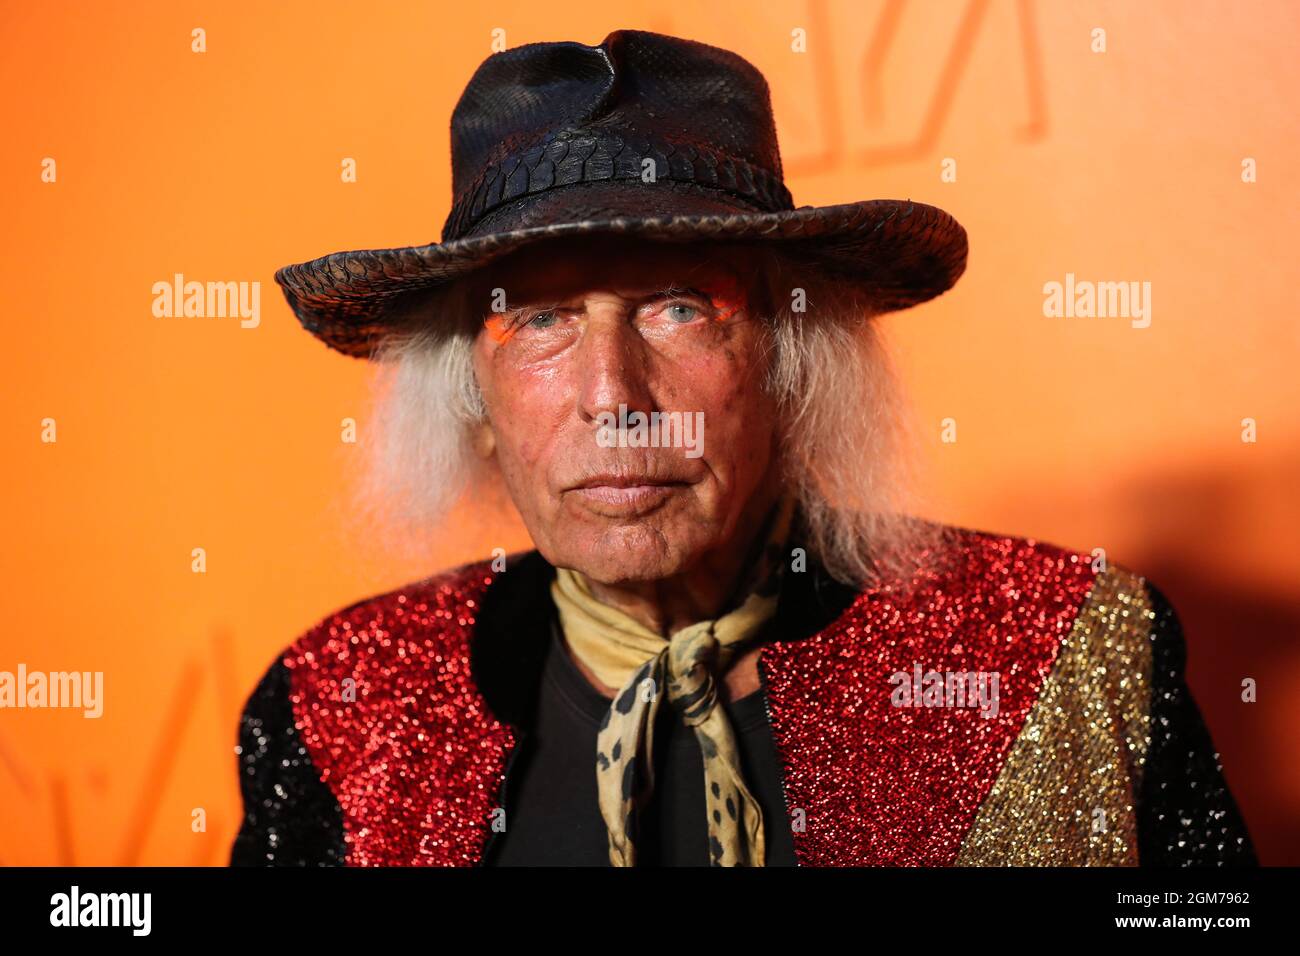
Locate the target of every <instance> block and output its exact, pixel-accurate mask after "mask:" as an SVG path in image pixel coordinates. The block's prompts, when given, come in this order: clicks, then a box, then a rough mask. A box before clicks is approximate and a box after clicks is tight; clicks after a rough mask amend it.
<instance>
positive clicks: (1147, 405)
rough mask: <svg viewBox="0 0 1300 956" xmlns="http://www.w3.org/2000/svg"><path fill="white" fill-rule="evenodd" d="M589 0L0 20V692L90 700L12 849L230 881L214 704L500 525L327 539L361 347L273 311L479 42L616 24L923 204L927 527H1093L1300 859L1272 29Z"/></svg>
mask: <svg viewBox="0 0 1300 956" xmlns="http://www.w3.org/2000/svg"><path fill="white" fill-rule="evenodd" d="M614 6H615V5H611V4H608V3H590V2H578V3H566V4H537V3H518V2H511V3H505V2H498V3H494V4H490V5H489V4H446V3H441V2H439V3H396V2H379V3H367V4H362V5H357V4H352V3H342V2H327V3H320V2H313V3H307V2H298V0H294V2H284V0H282V2H276V3H253V2H238V3H222V4H207V3H184V2H167V3H162V2H157V3H136V4H132V5H127V4H84V3H72V2H50V0H45V2H42V3H39V4H32V3H21V4H20V3H16V2H6V3H4V4H3V6H2V7H0V89H3V90H4V91H5V95H4V97H3V100H0V104H2V105H0V110H2V111H3V112H2V114H0V124H2V126H0V137H2V138H3V140H4V143H5V146H4V149H3V151H2V152H0V182H2V183H3V189H4V201H3V210H4V214H3V218H4V222H5V228H4V231H3V236H2V237H0V243H3V252H2V254H0V283H2V287H3V288H4V289H5V293H6V302H5V314H4V329H5V332H4V339H5V347H4V350H3V359H0V361H2V362H3V366H4V380H5V389H4V392H5V399H4V414H3V416H0V430H2V434H0V440H2V441H3V446H2V447H3V449H4V459H5V468H4V472H3V478H2V479H0V480H2V481H3V495H2V496H0V508H2V509H3V528H4V532H3V545H2V546H0V562H3V565H2V567H0V571H2V572H3V577H4V587H3V595H4V597H3V601H4V603H3V608H2V610H3V620H2V626H0V670H11V671H12V670H14V669H16V667H17V665H18V663H20V662H22V663H25V664H26V665H27V666H28V667H29V668H30V669H34V670H35V669H42V670H72V669H75V670H102V671H104V673H105V682H106V687H105V697H106V710H105V714H104V716H103V717H102V718H101V719H99V720H86V719H83V718H82V717H81V716H80V715H79V713H74V712H67V711H56V710H43V711H42V710H22V711H10V710H6V711H0V806H2V807H3V813H0V863H3V864H44V863H78V864H89V863H104V864H115V863H125V864H130V863H159V864H191V863H193V864H217V863H223V862H224V861H225V859H226V854H227V852H228V847H229V843H230V839H231V837H232V835H233V833H234V830H235V828H236V826H237V823H238V817H239V813H240V808H239V803H238V791H237V786H236V775H235V757H234V755H233V751H232V748H233V744H234V739H235V732H236V724H237V717H238V712H239V707H240V705H241V703H242V701H243V699H244V697H245V695H247V693H248V692H249V691H250V690H251V688H252V686H253V683H254V682H255V681H256V679H257V677H258V676H259V675H260V674H261V673H262V672H263V670H264V669H265V668H266V667H267V665H268V664H269V663H270V661H271V659H272V658H273V657H274V656H275V654H276V653H277V652H278V651H279V650H280V649H281V648H282V647H283V646H284V645H286V644H287V643H288V642H289V641H291V640H292V639H293V638H294V637H296V636H297V635H298V634H299V633H300V632H301V631H302V630H303V629H305V628H306V627H307V626H309V625H310V624H312V623H314V622H315V621H316V620H317V619H319V618H320V617H321V616H323V615H324V614H325V613H327V612H329V611H330V610H333V609H334V608H337V607H340V606H342V605H344V604H347V603H351V602H352V601H355V600H357V599H359V598H362V597H365V596H367V595H370V594H374V593H376V592H379V591H381V590H386V589H388V588H391V587H395V586H397V585H399V584H401V583H403V582H405V581H408V580H412V579H414V578H416V577H422V576H424V575H425V574H428V573H431V572H432V571H434V570H437V569H438V568H439V567H441V566H445V565H447V564H450V563H452V562H458V561H461V560H468V559H470V558H475V557H481V556H484V555H485V554H486V553H487V552H488V550H489V549H490V548H491V547H494V546H497V545H500V546H503V547H508V548H514V547H519V546H523V545H524V544H526V538H525V537H524V535H523V534H522V532H521V531H520V530H519V529H518V528H517V527H516V526H515V525H514V524H512V523H509V522H507V523H505V524H504V525H497V526H496V527H495V528H493V529H491V530H487V531H484V530H471V529H472V528H473V527H474V526H472V525H469V524H463V525H457V526H456V527H454V528H450V529H448V530H447V532H446V533H445V534H444V535H442V536H441V537H439V538H438V539H437V540H436V541H434V542H433V543H432V547H431V551H432V553H431V554H429V555H428V556H427V558H426V559H424V560H422V561H415V560H411V559H398V558H395V557H394V556H393V555H392V554H391V553H386V551H385V549H384V548H383V547H382V546H381V543H380V542H378V541H376V540H375V539H374V538H373V536H371V535H369V534H368V533H367V529H365V528H364V527H360V528H358V527H355V522H353V523H351V524H350V523H349V521H348V518H347V511H346V498H345V489H346V487H347V480H348V479H349V476H350V475H352V474H354V473H355V462H356V460H357V456H358V455H359V453H360V448H359V447H358V446H356V445H346V444H343V443H341V441H340V437H339V436H340V422H341V420H342V419H343V418H345V417H349V416H351V417H355V418H357V419H358V421H359V422H360V423H361V430H362V435H363V437H364V433H365V425H366V422H367V418H366V405H365V402H366V398H367V378H366V376H367V372H368V368H367V366H366V365H365V364H364V363H362V362H357V361H354V360H350V359H346V358H344V357H341V356H339V355H336V354H334V353H331V352H329V351H328V350H327V349H326V348H325V347H324V346H322V345H320V344H318V343H317V342H316V341H315V340H313V339H312V338H310V337H309V336H308V335H307V334H306V333H304V332H303V331H301V330H300V329H299V328H298V327H297V324H296V322H295V321H294V319H293V318H292V316H291V314H290V313H289V311H288V308H287V307H286V306H285V304H284V302H283V299H282V298H281V297H280V295H279V291H278V288H277V287H276V286H275V284H274V282H273V280H272V273H273V271H274V270H275V269H276V268H277V267H278V266H280V265H284V264H286V263H290V262H297V261H302V260H304V259H308V258H312V257H314V256H317V255H321V254H324V253H327V252H332V251H336V250H341V249H347V248H363V247H378V246H390V245H393V246H396V245H404V244H418V243H423V242H429V241H433V240H436V239H437V237H438V233H439V231H440V229H441V225H442V221H443V218H444V217H445V215H446V212H447V209H448V206H449V203H450V199H449V193H450V176H449V169H448V165H449V157H448V154H447V145H448V135H447V125H448V120H449V116H450V112H451V109H452V107H453V105H454V103H455V101H456V99H457V97H458V95H459V94H460V91H461V89H462V88H463V86H464V84H465V82H466V81H467V80H468V78H469V76H470V74H471V73H472V71H473V70H474V68H475V67H476V66H477V64H478V63H479V62H480V61H481V60H482V59H483V58H484V57H485V56H486V55H487V54H488V53H489V52H490V48H489V44H490V43H491V38H492V34H491V31H492V30H493V29H494V28H501V29H504V30H505V31H506V42H507V44H508V45H510V46H516V45H519V44H522V43H527V42H533V41H539V40H556V39H574V40H580V41H583V42H587V43H596V42H599V41H600V40H601V39H602V38H603V37H604V36H605V35H606V33H608V32H609V31H610V30H613V29H617V28H622V27H630V28H641V29H652V30H658V31H661V32H668V33H676V34H679V35H683V36H687V37H690V38H693V39H698V40H702V41H705V42H708V43H713V44H716V45H720V46H725V47H728V48H731V49H734V50H736V51H737V52H739V53H741V54H742V55H744V56H745V57H747V58H749V59H750V60H751V61H752V62H754V63H755V64H756V65H757V66H758V67H759V68H760V69H761V70H762V71H763V72H764V73H765V74H766V75H767V76H768V78H769V81H770V83H771V85H772V89H773V98H774V105H775V110H776V115H777V120H778V126H779V132H780V136H781V141H782V146H783V151H784V156H785V161H786V167H787V170H786V171H787V179H788V184H789V185H790V188H791V190H792V192H793V193H794V195H795V202H796V203H797V204H804V203H808V204H819V203H833V202H845V201H850V200H855V199H862V198H873V197H911V198H914V199H917V200H921V201H926V202H931V203H934V204H937V205H941V206H943V207H944V208H946V209H948V210H950V211H952V212H953V213H954V214H955V215H956V216H957V218H958V219H959V220H960V221H961V222H962V223H963V224H964V225H965V226H966V228H967V229H968V231H969V233H970V237H971V257H970V266H969V269H968V272H967V274H966V276H965V277H964V278H963V279H962V280H961V282H960V283H959V284H958V286H957V287H956V288H955V289H954V290H953V291H952V292H951V293H949V294H948V295H946V296H944V297H942V298H941V299H939V300H937V301H935V302H933V303H930V304H927V305H925V306H922V307H920V308H918V309H916V310H913V311H911V312H906V313H903V314H900V315H896V316H893V317H890V318H889V319H888V320H887V326H888V327H887V332H888V335H889V338H890V340H891V341H892V342H893V344H894V346H895V349H896V353H897V355H898V358H899V362H900V365H901V368H902V370H903V373H904V378H905V380H906V382H907V384H908V387H909V390H910V391H911V393H912V395H913V396H914V399H915V402H916V405H917V408H918V416H919V419H920V421H921V422H922V423H923V425H924V426H925V428H926V433H925V434H926V437H927V443H928V448H927V453H928V463H929V465H930V467H931V485H932V487H931V488H930V491H931V492H932V494H933V505H932V507H931V508H930V509H929V514H930V515H931V516H934V517H939V518H943V519H945V520H949V521H954V522H958V523H961V524H965V525H968V526H974V527H980V528H986V529H991V530H999V531H1006V532H1013V533H1018V534H1026V535H1034V536H1038V537H1042V538H1046V539H1048V540H1051V541H1054V542H1056V543H1059V544H1063V545H1067V546H1070V547H1075V548H1080V549H1088V550H1090V549H1092V548H1094V547H1105V548H1106V549H1107V551H1108V553H1109V555H1110V556H1111V558H1112V559H1113V560H1117V561H1120V562H1122V563H1125V564H1127V565H1128V566H1130V567H1134V568H1136V569H1138V570H1140V571H1142V572H1144V573H1146V574H1147V575H1148V576H1149V577H1151V578H1152V580H1154V581H1155V582H1156V583H1157V584H1158V585H1160V586H1161V587H1162V588H1163V589H1164V590H1165V591H1166V593H1168V594H1169V596H1170V597H1171V599H1172V600H1173V602H1174V605H1175V607H1177V608H1178V609H1179V611H1180V614H1181V615H1182V617H1183V620H1184V624H1185V626H1186V628H1187V633H1188V640H1189V643H1190V647H1191V664H1190V671H1189V673H1190V680H1191V683H1192V687H1193V690H1194V692H1195V694H1196V696H1197V698H1198V700H1199V701H1200V704H1201V707H1202V709H1203V710H1204V712H1205V713H1206V715H1207V719H1208V721H1209V724H1210V727H1211V729H1212V731H1213V733H1214V736H1215V740H1216V743H1217V744H1218V745H1219V749H1220V750H1221V751H1222V753H1223V754H1224V761H1225V766H1226V772H1227V774H1228V779H1229V781H1230V783H1231V784H1232V786H1233V788H1234V791H1235V792H1236V793H1237V795H1238V798H1239V801H1240V802H1241V804H1242V806H1243V809H1244V812H1245V814H1246V817H1247V821H1248V823H1249V824H1250V825H1251V828H1252V831H1253V833H1254V836H1255V839H1256V841H1257V843H1258V844H1259V848H1260V851H1261V855H1262V857H1263V859H1264V860H1265V861H1266V862H1272V863H1281V862H1289V863H1293V864H1294V863H1300V809H1298V808H1300V558H1298V557H1297V547H1296V542H1297V541H1298V540H1300V493H1298V490H1297V489H1300V414H1298V412H1297V409H1298V408H1300V374H1298V373H1297V369H1296V366H1297V358H1300V333H1298V332H1297V329H1300V323H1298V322H1297V318H1296V295H1295V281H1296V266H1295V262H1296V251H1295V245H1294V242H1293V236H1294V231H1295V229H1296V226H1297V224H1298V222H1300V219H1298V218H1297V212H1298V210H1297V190H1296V186H1295V183H1296V175H1297V174H1296V162H1297V159H1300V150H1298V149H1297V146H1298V145H1300V128H1298V124H1297V113H1296V109H1295V93H1296V90H1297V89H1300V57H1297V56H1296V49H1297V41H1298V40H1300V13H1298V12H1297V11H1298V10H1300V8H1297V6H1296V5H1295V4H1292V3H1288V2H1281V0H1278V2H1255V3H1250V4H1243V3H1228V2H1223V3H1192V2H1173V0H1169V2H1144V3H1141V4H1137V3H1120V2H1109V3H1108V2H1071V3H1066V2H1053V0H988V2H983V0H953V2H924V3H922V2H886V0H873V2H854V3H840V2H820V0H809V2H796V3H775V2H770V3H763V2H744V3H738V2H714V3H709V4H676V5H666V4H663V3H659V2H644V0H630V2H626V3H621V4H618V5H616V6H617V10H615V9H613V8H614ZM194 27H203V28H204V29H205V30H206V31H207V43H208V49H207V52H206V53H202V54H197V53H193V52H191V49H190V43H191V37H190V31H191V30H192V29H193V28H194ZM1094 27H1103V28H1105V30H1106V31H1107V46H1108V49H1107V51H1106V52H1105V53H1094V52H1092V51H1091V49H1090V43H1091V37H1090V31H1091V30H1092V29H1093V28H1094ZM795 28H803V29H805V30H806V31H807V34H808V52H807V53H802V54H800V53H794V52H792V51H791V48H790V37H791V30H793V29H795ZM45 157H52V158H54V159H55V160H56V162H57V171H58V179H57V182H56V183H53V184H50V183H43V182H42V181H41V178H40V174H41V163H42V160H43V159H44V158H45ZM344 157H354V158H356V160H357V163H358V178H359V181H358V182H357V183H355V184H346V183H343V182H341V181H340V163H341V161H342V159H343V158H344ZM944 157H952V158H954V159H956V160H957V163H958V181H957V182H956V183H943V182H941V181H940V176H939V172H940V162H941V160H942V159H943V158H944ZM1245 157H1253V158H1255V159H1256V161H1257V163H1258V182H1256V183H1253V184H1247V183H1243V182H1242V180H1241V162H1242V159H1243V158H1245ZM176 272H181V273H184V274H185V276H186V277H187V278H190V279H197V280H199V281H203V282H206V281H210V280H222V281H224V280H235V281H260V282H261V284H262V286H261V293H262V303H261V305H262V321H261V324H260V326H259V327H257V328H256V329H242V328H240V327H239V324H238V322H237V320H233V319H183V318H181V319H159V318H155V317H154V316H153V315H152V312H151V304H152V293H151V287H152V285H153V283H154V282H156V281H160V280H163V281H166V280H169V279H170V278H171V276H172V275H173V274H174V273H176ZM1067 272H1073V273H1075V275H1076V276H1078V277H1079V278H1081V279H1093V280H1135V281H1149V282H1151V283H1152V306H1153V314H1152V323H1151V326H1150V328H1147V329H1134V328H1132V327H1131V326H1130V324H1129V323H1128V322H1127V321H1126V320H1123V319H1049V318H1045V317H1044V316H1043V315H1042V301H1043V294H1042V287H1043V284H1044V283H1045V282H1048V281H1053V280H1056V281H1062V280H1063V279H1064V276H1065V274H1066V273H1067ZM47 417H49V418H54V419H55V420H56V421H57V427H58V441H57V443H54V444H47V443H42V442H41V440H40V431H41V421H42V419H44V418H47ZM946 417H952V418H954V419H956V421H957V424H958V441H957V442H956V443H955V444H943V443H941V442H940V441H939V422H940V421H941V420H942V419H944V418H946ZM1246 417H1250V418H1253V419H1255V420H1256V421H1257V422H1258V441H1257V442H1255V443H1253V444H1247V443H1243V442H1242V440H1241V420H1242V419H1243V418H1246ZM194 547H203V548H206V549H207V554H208V568H207V572H206V573H205V574H195V573H192V572H191V570H190V562H191V558H190V552H191V549H192V548H194ZM1244 677H1254V678H1255V679H1257V680H1258V682H1259V688H1260V691H1259V693H1260V697H1259V702H1258V703H1254V704H1244V703H1242V702H1241V701H1240V690H1239V688H1240V682H1241V680H1242V679H1243V678H1244ZM199 807H201V808H203V809H204V810H205V811H206V813H207V830H206V832H203V833H194V832H192V830H191V812H192V810H193V809H194V808H199Z"/></svg>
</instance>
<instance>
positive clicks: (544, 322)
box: [528, 309, 559, 329]
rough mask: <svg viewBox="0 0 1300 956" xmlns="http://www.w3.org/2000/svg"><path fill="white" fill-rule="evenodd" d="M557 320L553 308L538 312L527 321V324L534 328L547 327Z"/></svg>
mask: <svg viewBox="0 0 1300 956" xmlns="http://www.w3.org/2000/svg"><path fill="white" fill-rule="evenodd" d="M558 321H559V316H558V315H556V314H555V310H554V309H547V310H546V311H545V312H538V313H537V314H536V315H534V316H533V317H532V318H531V319H530V320H529V321H528V325H530V326H532V327H533V328H535V329H549V328H551V326H553V325H555V323H556V322H558Z"/></svg>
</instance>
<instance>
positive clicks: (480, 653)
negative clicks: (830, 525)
mask: <svg viewBox="0 0 1300 956" xmlns="http://www.w3.org/2000/svg"><path fill="white" fill-rule="evenodd" d="M800 546H801V545H799V544H794V543H792V545H791V547H800ZM807 550H808V549H807V548H806V547H804V552H805V553H807ZM554 578H555V567H554V566H553V565H552V564H551V563H550V562H549V561H547V560H546V559H545V558H544V557H542V555H541V553H540V552H538V551H528V552H524V553H522V554H516V555H511V556H509V557H507V559H506V570H505V571H503V572H500V573H498V574H496V575H495V576H494V577H493V579H492V583H491V584H490V585H489V586H488V588H487V590H486V591H485V592H484V594H483V597H482V603H481V606H480V608H479V615H478V619H477V622H476V626H475V628H474V636H473V639H472V642H471V644H470V673H471V675H472V677H473V679H474V682H475V684H476V685H477V687H478V689H479V692H480V693H481V694H482V695H483V698H484V700H485V701H486V702H487V705H488V707H489V708H490V709H491V711H492V713H493V714H494V715H495V716H496V717H497V718H498V719H499V720H501V721H502V722H503V723H506V724H509V725H511V726H512V727H514V728H515V729H517V730H521V731H528V730H531V729H532V727H533V724H534V720H535V717H536V714H537V703H538V692H539V688H540V685H541V676H542V667H543V664H544V663H545V660H546V650H547V645H548V642H549V640H550V635H551V625H552V623H553V620H554V617H555V615H556V611H555V605H554V603H553V602H552V601H551V590H550V589H551V581H552V580H553V579H554ZM857 595H858V591H857V590H856V589H855V588H852V587H848V586H846V585H844V584H841V583H840V582H838V581H836V580H835V579H834V578H832V577H831V576H830V575H829V574H828V573H827V572H826V570H825V569H824V568H823V567H822V566H821V565H820V564H819V563H818V562H816V561H815V560H813V559H812V558H811V557H809V558H808V566H807V568H806V570H804V571H800V572H795V571H791V570H789V569H787V571H786V573H785V574H784V575H783V577H782V585H781V595H780V597H779V598H778V600H777V608H776V615H775V618H774V621H773V624H772V633H773V638H772V640H773V642H778V643H788V642H792V641H801V640H804V639H806V638H808V637H811V636H812V635H814V634H817V633H818V632H820V631H822V630H823V629H825V628H826V627H828V626H829V625H830V624H832V623H833V622H834V621H835V620H836V619H837V618H838V617H839V616H840V615H841V614H842V613H843V612H844V611H845V609H847V608H848V606H849V605H850V604H851V603H852V602H853V600H854V598H856V597H857Z"/></svg>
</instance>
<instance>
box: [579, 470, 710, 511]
mask: <svg viewBox="0 0 1300 956" xmlns="http://www.w3.org/2000/svg"><path fill="white" fill-rule="evenodd" d="M687 484H688V483H687V482H685V481H678V480H672V479H665V478H651V477H650V476H648V475H626V474H607V475H593V476H591V477H589V478H584V479H583V480H582V481H581V482H579V483H578V484H576V485H574V486H572V487H571V488H568V489H566V494H569V495H573V496H575V497H576V498H577V499H578V500H580V501H581V502H582V503H583V504H584V505H586V506H587V507H588V508H589V509H590V510H592V511H594V512H596V513H597V514H601V515H605V516H607V517H611V518H625V517H635V516H637V515H643V514H648V513H649V512H651V511H653V510H655V509H656V508H658V507H660V506H661V505H662V504H663V503H664V502H665V501H667V500H668V499H669V498H671V497H672V496H673V495H674V494H676V493H677V492H679V491H680V490H681V489H683V488H685V487H686V486H687Z"/></svg>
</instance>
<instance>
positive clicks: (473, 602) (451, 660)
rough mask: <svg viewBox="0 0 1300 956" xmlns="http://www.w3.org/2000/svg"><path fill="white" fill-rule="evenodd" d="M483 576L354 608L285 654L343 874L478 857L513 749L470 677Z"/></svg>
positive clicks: (424, 585) (459, 575)
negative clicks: (332, 801) (344, 854)
mask: <svg viewBox="0 0 1300 956" xmlns="http://www.w3.org/2000/svg"><path fill="white" fill-rule="evenodd" d="M486 568H487V565H486V564H481V565H476V566H473V567H471V568H469V569H463V570H461V571H459V572H453V573H450V574H447V575H443V576H440V577H437V578H433V579H429V580H426V581H422V582H418V583H416V584H413V585H409V586H407V587H404V588H401V589H399V590H396V591H392V592H390V593H388V594H383V595H380V596H378V597H374V598H370V599H368V600H365V601H361V602H359V603H357V604H355V605H353V606H351V607H349V608H346V609H344V610H342V611H340V612H338V613H337V614H334V615H332V616H330V617H329V618H326V619H325V620H324V621H322V622H321V623H319V624H318V625H316V627H314V628H313V629H312V630H311V631H309V632H307V633H306V634H305V635H303V636H302V637H301V638H299V640H298V641H296V642H295V643H294V645H293V646H292V647H291V648H290V650H289V651H288V652H287V654H286V655H285V659H284V660H285V664H286V665H287V666H288V667H289V668H290V669H291V670H292V673H293V694H292V699H293V707H294V715H295V718H296V721H295V722H296V723H297V726H298V729H299V731H300V733H301V735H302V740H303V742H304V745H305V746H306V747H307V749H308V751H309V753H310V754H311V758H312V760H313V761H314V762H315V764H316V767H317V768H318V769H319V770H320V772H321V778H322V779H323V780H324V781H325V783H326V784H327V785H328V786H329V787H330V789H331V791H333V793H334V796H335V798H336V799H337V800H338V802H339V806H340V807H342V810H343V820H344V828H345V831H346V833H345V839H346V840H347V844H348V847H349V850H348V860H347V862H348V864H349V865H350V866H467V865H474V864H476V863H477V862H478V861H479V859H480V857H481V855H482V850H483V845H484V842H485V839H486V837H487V835H488V833H489V830H490V825H491V816H490V814H491V813H492V810H493V809H494V808H495V806H496V802H497V800H498V797H499V793H498V790H499V788H500V785H501V781H502V780H503V779H504V775H505V768H504V764H505V759H506V756H507V755H508V754H509V752H510V750H511V749H512V748H513V746H514V744H515V740H514V733H513V731H512V730H511V729H510V728H509V727H507V726H506V725H505V724H503V723H501V722H500V721H498V720H496V719H495V718H494V717H493V716H492V715H491V714H490V713H489V711H488V709H487V706H486V703H485V702H484V700H483V698H482V697H481V695H480V694H479V693H478V691H477V690H476V689H475V687H474V683H473V681H472V680H471V677H470V665H469V636H470V634H471V632H472V629H473V625H474V618H475V614H476V612H477V608H478V606H479V599H480V598H481V596H482V594H483V592H484V590H486V587H487V585H488V584H489V583H490V582H491V575H490V574H488V573H485V569H486ZM349 679H351V680H352V681H353V682H355V683H354V684H352V685H349V684H347V683H345V682H346V681H348V680H349ZM350 688H354V689H355V695H354V697H353V699H351V700H350V699H349V696H350V694H349V689H350Z"/></svg>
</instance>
